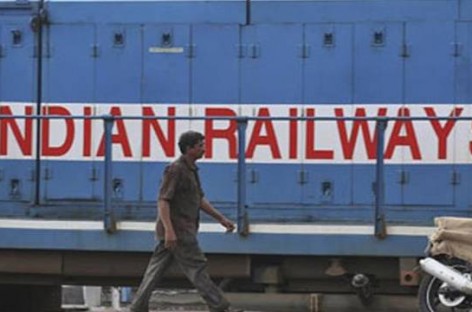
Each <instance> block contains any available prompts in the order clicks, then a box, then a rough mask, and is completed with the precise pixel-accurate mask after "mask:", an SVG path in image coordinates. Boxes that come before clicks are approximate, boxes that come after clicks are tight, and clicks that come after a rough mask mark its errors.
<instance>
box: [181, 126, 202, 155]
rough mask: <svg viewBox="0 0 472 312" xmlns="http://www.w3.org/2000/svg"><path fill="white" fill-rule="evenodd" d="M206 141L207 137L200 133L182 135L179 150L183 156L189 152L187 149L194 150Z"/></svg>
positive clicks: (190, 132) (191, 132)
mask: <svg viewBox="0 0 472 312" xmlns="http://www.w3.org/2000/svg"><path fill="white" fill-rule="evenodd" d="M204 139H205V136H204V135H203V134H201V133H200V132H196V131H191V130H190V131H187V132H184V133H182V134H181V135H180V138H179V149H180V152H181V153H182V154H185V152H187V147H189V148H192V147H194V146H195V144H198V143H200V142H201V141H203V140H204Z"/></svg>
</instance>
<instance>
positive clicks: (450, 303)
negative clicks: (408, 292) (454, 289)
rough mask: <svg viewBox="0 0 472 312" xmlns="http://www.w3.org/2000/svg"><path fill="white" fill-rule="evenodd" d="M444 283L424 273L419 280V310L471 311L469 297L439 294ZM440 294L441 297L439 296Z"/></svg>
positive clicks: (429, 311)
mask: <svg viewBox="0 0 472 312" xmlns="http://www.w3.org/2000/svg"><path fill="white" fill-rule="evenodd" d="M444 287H445V283H444V282H443V281H441V280H439V279H438V278H436V277H434V276H431V275H429V274H426V275H425V276H424V277H423V279H422V280H421V283H420V287H419V290H418V304H419V311H420V312H453V311H454V312H466V311H467V312H469V311H472V306H471V305H470V298H467V297H466V296H465V295H464V296H462V295H456V296H450V297H448V296H447V295H446V296H445V295H443V294H440V291H439V290H440V289H441V288H444ZM440 296H442V298H441V297H440Z"/></svg>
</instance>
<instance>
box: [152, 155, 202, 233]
mask: <svg viewBox="0 0 472 312" xmlns="http://www.w3.org/2000/svg"><path fill="white" fill-rule="evenodd" d="M203 196H204V194H203V190H202V187H201V185H200V179H199V177H198V167H197V166H195V164H193V163H190V162H189V161H187V159H186V158H185V157H184V156H180V158H179V159H177V160H176V161H174V162H172V163H171V164H170V165H168V166H167V167H166V169H165V171H164V176H163V179H162V183H161V186H160V190H159V196H158V200H166V201H168V202H169V207H170V218H171V222H172V225H173V227H174V231H175V235H176V236H177V238H178V239H185V238H190V237H195V236H196V234H197V231H198V223H199V215H200V205H201V201H202V198H203ZM156 231H157V237H158V238H159V239H161V240H162V239H165V235H164V233H165V231H164V225H163V223H162V220H161V219H160V218H159V220H158V221H157V225H156Z"/></svg>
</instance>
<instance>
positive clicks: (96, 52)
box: [90, 44, 100, 57]
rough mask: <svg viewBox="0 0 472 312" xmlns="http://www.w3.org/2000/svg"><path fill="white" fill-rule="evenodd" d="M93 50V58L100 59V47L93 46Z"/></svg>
mask: <svg viewBox="0 0 472 312" xmlns="http://www.w3.org/2000/svg"><path fill="white" fill-rule="evenodd" d="M90 48H91V54H90V55H91V56H92V57H99V56H100V47H99V46H98V45H97V44H92V45H91V46H90Z"/></svg>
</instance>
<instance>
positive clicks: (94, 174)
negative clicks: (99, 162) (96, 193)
mask: <svg viewBox="0 0 472 312" xmlns="http://www.w3.org/2000/svg"><path fill="white" fill-rule="evenodd" d="M99 174H100V170H99V169H98V168H95V167H94V168H92V169H91V170H90V178H89V179H90V180H91V181H97V180H98V177H99Z"/></svg>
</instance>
